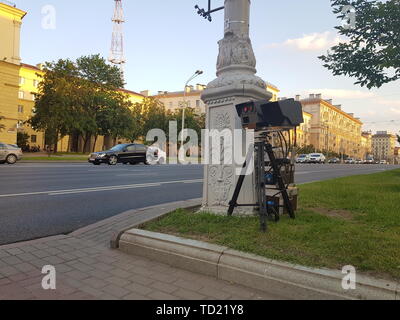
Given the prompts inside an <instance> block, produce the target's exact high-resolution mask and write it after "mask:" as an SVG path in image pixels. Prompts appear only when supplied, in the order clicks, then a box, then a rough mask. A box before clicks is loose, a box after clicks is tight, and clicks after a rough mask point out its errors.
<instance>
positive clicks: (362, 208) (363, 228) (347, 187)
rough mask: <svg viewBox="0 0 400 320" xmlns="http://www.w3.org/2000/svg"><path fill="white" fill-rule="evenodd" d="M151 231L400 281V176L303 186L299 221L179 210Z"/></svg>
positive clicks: (392, 174)
mask: <svg viewBox="0 0 400 320" xmlns="http://www.w3.org/2000/svg"><path fill="white" fill-rule="evenodd" d="M145 228H146V229H147V230H151V231H156V232H164V233H170V234H174V235H179V236H183V237H188V238H192V239H199V240H202V241H208V242H212V243H216V244H219V245H224V246H228V247H230V248H233V249H236V250H240V251H244V252H250V253H254V254H257V255H261V256H264V257H267V258H272V259H277V260H284V261H288V262H292V263H296V264H302V265H307V266H315V267H328V268H335V269H337V268H342V267H343V266H345V265H353V266H355V267H356V268H357V269H358V270H359V271H362V272H364V273H368V274H371V275H374V276H378V277H384V278H394V279H400V170H394V171H388V172H384V173H378V174H371V175H360V176H353V177H346V178H340V179H334V180H329V181H324V182H317V183H311V184H307V185H302V186H300V209H299V211H298V212H297V218H296V219H295V220H291V219H289V218H288V217H286V216H285V217H283V218H282V219H281V221H280V222H279V223H277V224H275V223H272V222H270V223H269V231H268V233H266V234H263V233H261V232H260V231H259V220H258V218H257V217H249V218H241V217H226V216H216V215H213V214H209V213H192V212H186V211H184V210H177V211H175V212H173V213H171V214H169V215H168V216H166V217H165V218H163V219H161V220H159V221H155V222H151V223H149V224H148V225H145Z"/></svg>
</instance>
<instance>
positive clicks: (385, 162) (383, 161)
mask: <svg viewBox="0 0 400 320" xmlns="http://www.w3.org/2000/svg"><path fill="white" fill-rule="evenodd" d="M379 163H380V164H388V163H387V161H386V160H381V161H380V162H379Z"/></svg>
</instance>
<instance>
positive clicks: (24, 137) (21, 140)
mask: <svg viewBox="0 0 400 320" xmlns="http://www.w3.org/2000/svg"><path fill="white" fill-rule="evenodd" d="M28 142H29V134H27V133H26V132H23V131H18V132H17V145H18V147H20V148H21V149H22V150H27V147H28ZM28 151H29V150H28Z"/></svg>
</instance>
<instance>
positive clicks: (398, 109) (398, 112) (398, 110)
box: [390, 108, 400, 115]
mask: <svg viewBox="0 0 400 320" xmlns="http://www.w3.org/2000/svg"><path fill="white" fill-rule="evenodd" d="M390 112H392V113H394V114H399V115H400V108H390Z"/></svg>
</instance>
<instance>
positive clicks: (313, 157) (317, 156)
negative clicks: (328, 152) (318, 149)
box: [308, 153, 326, 163]
mask: <svg viewBox="0 0 400 320" xmlns="http://www.w3.org/2000/svg"><path fill="white" fill-rule="evenodd" d="M325 160H326V158H325V156H324V155H323V154H322V153H311V154H310V155H309V160H308V163H325Z"/></svg>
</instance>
